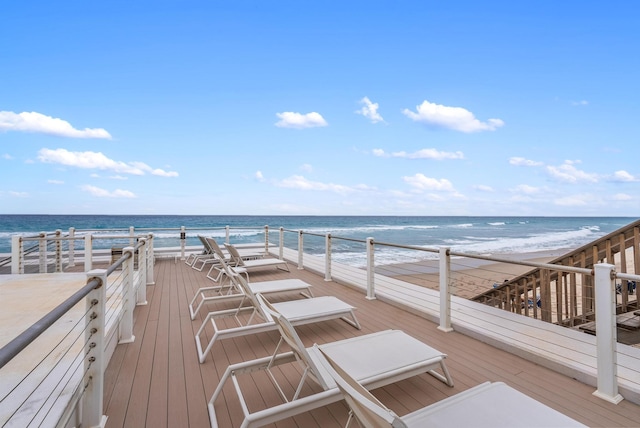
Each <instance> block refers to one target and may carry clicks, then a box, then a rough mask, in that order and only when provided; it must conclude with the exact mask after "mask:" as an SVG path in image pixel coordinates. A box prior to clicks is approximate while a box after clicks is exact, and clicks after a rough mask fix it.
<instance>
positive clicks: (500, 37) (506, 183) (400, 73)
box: [0, 0, 640, 216]
mask: <svg viewBox="0 0 640 428" xmlns="http://www.w3.org/2000/svg"><path fill="white" fill-rule="evenodd" d="M638 16H640V3H636V2H632V1H609V2H601V1H588V0H587V1H577V0H567V1H538V2H513V1H483V2H478V1H447V2H444V1H394V2H392V1H366V2H365V1H346V2H345V1H324V2H303V1H267V0H262V1H242V0H240V1H225V2H223V1H180V2H178V1H175V2H174V1H154V2H148V1H135V2H129V1H127V2H123V1H110V2H86V1H65V2H44V1H43V2H39V1H29V0H25V1H22V2H9V3H7V4H4V5H3V11H2V15H1V16H0V213H3V214H30V213H36V214H74V213H77V214H223V215H224V214H240V215H241V214H260V215H269V214H274V215H276V214H291V215H302V214H309V215H551V216H565V215H566V216H574V215H578V216H637V215H638V213H639V212H640V169H639V168H638V159H639V156H640V149H638V143H639V142H640V141H639V140H640V138H639V133H638V125H637V123H638V117H640V103H638V95H639V94H640V19H639V18H638Z"/></svg>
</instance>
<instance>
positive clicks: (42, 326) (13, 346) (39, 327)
mask: <svg viewBox="0 0 640 428" xmlns="http://www.w3.org/2000/svg"><path fill="white" fill-rule="evenodd" d="M101 286H102V283H101V282H100V281H99V280H97V279H95V278H94V279H92V280H91V281H89V282H87V285H85V286H84V287H82V288H81V289H80V290H78V291H76V292H75V293H74V294H73V295H72V296H71V297H69V298H68V299H67V300H65V301H64V302H62V303H60V304H59V305H58V306H57V307H56V308H54V309H53V310H52V311H51V312H49V313H48V314H46V315H45V316H43V317H42V318H40V320H38V321H36V323H35V324H33V325H32V326H31V327H29V328H27V329H26V330H25V331H24V332H22V333H21V334H20V335H19V336H18V337H16V338H15V339H13V340H12V341H11V342H9V343H7V344H6V345H5V346H3V347H2V349H0V368H2V367H4V366H5V365H6V364H7V363H8V362H9V361H11V360H12V359H13V358H14V357H15V356H16V355H18V354H19V353H20V352H21V351H22V350H23V349H24V348H26V347H27V346H29V344H31V342H33V341H34V340H36V339H37V338H38V336H40V335H41V334H42V333H43V332H44V331H45V330H47V329H48V328H49V327H51V326H52V325H53V323H54V322H56V321H58V320H59V319H60V317H62V316H63V315H64V314H66V313H67V312H68V311H69V310H70V309H71V308H73V307H74V306H75V305H76V304H77V303H78V302H80V301H81V300H82V299H84V298H85V297H86V296H87V294H89V293H90V292H91V291H92V290H94V289H96V288H99V287H101Z"/></svg>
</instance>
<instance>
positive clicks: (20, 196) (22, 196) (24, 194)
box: [9, 190, 29, 198]
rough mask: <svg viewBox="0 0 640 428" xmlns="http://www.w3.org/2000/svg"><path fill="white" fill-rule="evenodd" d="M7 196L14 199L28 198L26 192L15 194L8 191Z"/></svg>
mask: <svg viewBox="0 0 640 428" xmlns="http://www.w3.org/2000/svg"><path fill="white" fill-rule="evenodd" d="M9 194H10V195H11V196H13V197H15V198H28V197H29V194H28V193H27V192H16V191H13V190H10V191H9Z"/></svg>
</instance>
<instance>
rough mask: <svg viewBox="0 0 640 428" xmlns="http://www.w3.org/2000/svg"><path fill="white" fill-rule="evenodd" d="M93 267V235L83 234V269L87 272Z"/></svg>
mask: <svg viewBox="0 0 640 428" xmlns="http://www.w3.org/2000/svg"><path fill="white" fill-rule="evenodd" d="M92 267H93V236H91V234H86V235H84V271H85V272H89V271H90V270H92Z"/></svg>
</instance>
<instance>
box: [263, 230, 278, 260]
mask: <svg viewBox="0 0 640 428" xmlns="http://www.w3.org/2000/svg"><path fill="white" fill-rule="evenodd" d="M264 252H265V253H269V225H268V224H267V225H265V226H264ZM280 259H282V258H280Z"/></svg>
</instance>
